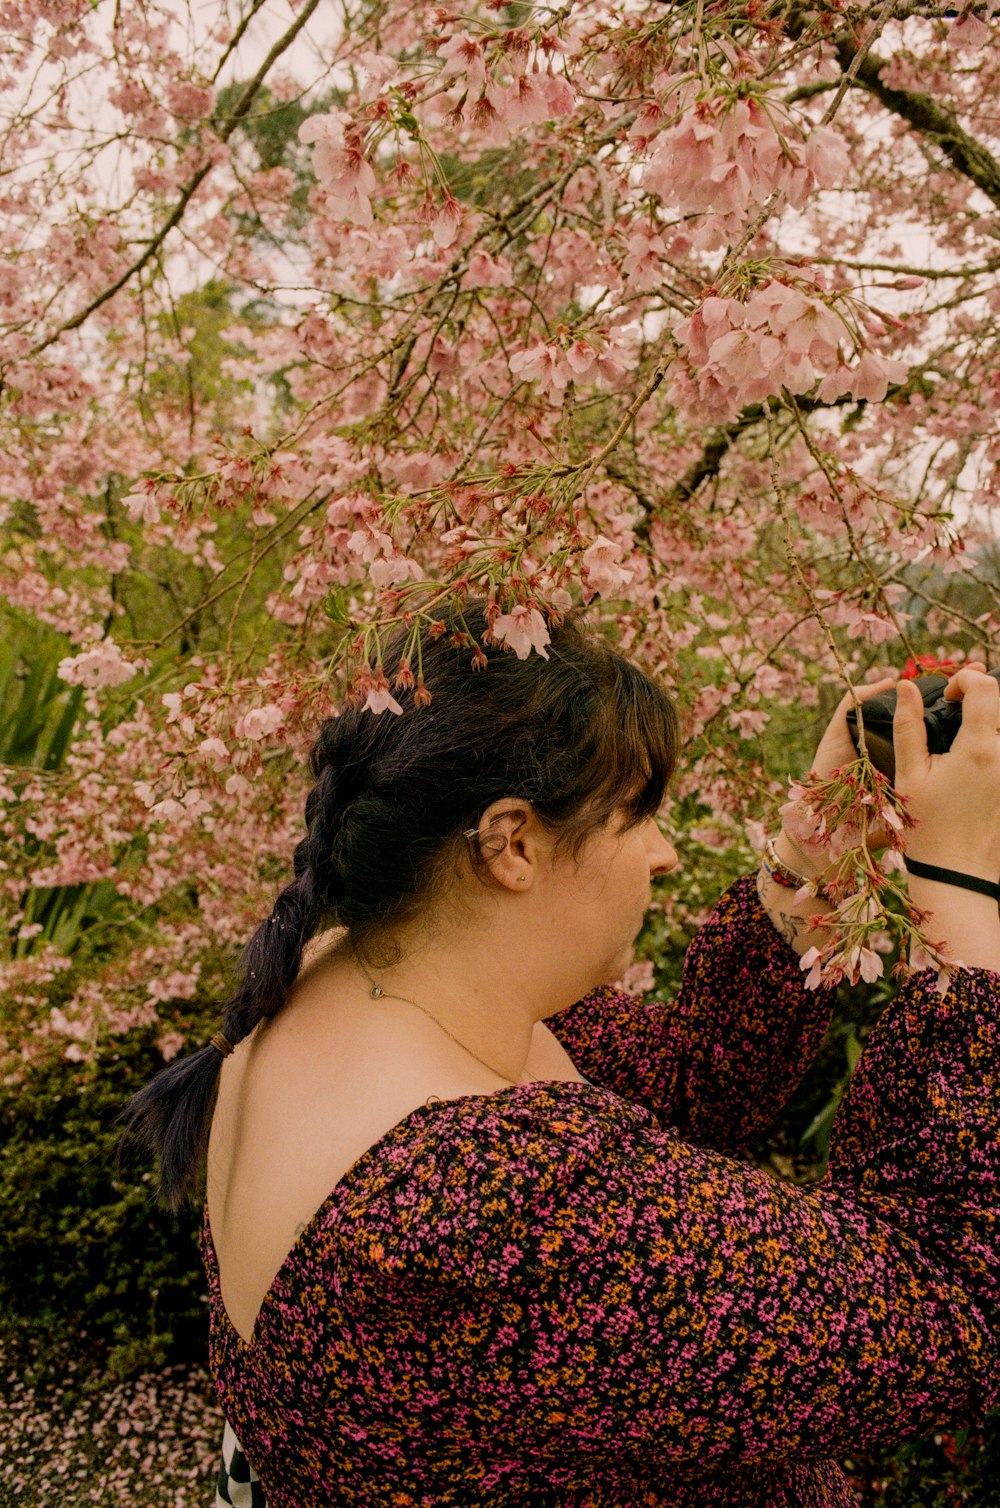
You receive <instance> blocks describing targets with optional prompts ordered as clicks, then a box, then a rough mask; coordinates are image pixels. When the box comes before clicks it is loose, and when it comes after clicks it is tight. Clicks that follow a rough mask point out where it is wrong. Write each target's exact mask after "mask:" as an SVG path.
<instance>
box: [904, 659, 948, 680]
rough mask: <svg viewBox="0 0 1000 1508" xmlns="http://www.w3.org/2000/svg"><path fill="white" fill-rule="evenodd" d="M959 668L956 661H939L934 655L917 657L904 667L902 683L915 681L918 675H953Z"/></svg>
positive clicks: (908, 661)
mask: <svg viewBox="0 0 1000 1508" xmlns="http://www.w3.org/2000/svg"><path fill="white" fill-rule="evenodd" d="M958 668H959V666H958V664H957V662H956V661H955V660H938V659H935V657H934V655H917V656H916V658H915V659H910V660H907V662H906V664H905V665H904V666H903V673H902V675H901V676H900V677H899V679H900V680H901V681H915V680H916V679H917V676H918V675H953V674H954V673H955V671H956V670H958Z"/></svg>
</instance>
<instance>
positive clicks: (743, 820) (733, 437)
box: [0, 0, 1000, 1058]
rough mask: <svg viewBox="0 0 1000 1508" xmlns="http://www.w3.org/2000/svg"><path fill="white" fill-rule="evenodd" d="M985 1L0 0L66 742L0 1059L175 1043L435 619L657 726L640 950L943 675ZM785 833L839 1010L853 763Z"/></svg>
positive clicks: (865, 966)
mask: <svg viewBox="0 0 1000 1508" xmlns="http://www.w3.org/2000/svg"><path fill="white" fill-rule="evenodd" d="M998 8H1000V7H998V6H997V4H996V0H989V3H980V0H977V3H974V4H970V5H965V6H964V7H963V8H962V9H960V10H956V9H955V8H954V7H949V6H946V5H944V4H937V3H933V0H932V3H927V4H922V3H921V4H918V3H913V0H878V3H874V4H870V5H865V4H855V5H850V6H848V5H846V4H841V3H839V0H815V3H811V4H809V5H798V4H796V3H792V0H788V3H783V0H775V3H773V4H772V3H769V0H752V3H750V4H746V5H735V4H729V3H727V0H715V3H712V0H683V3H681V0H678V3H675V4H671V3H659V0H615V3H610V0H607V3H604V0H578V3H576V4H573V5H556V4H552V5H547V4H527V3H517V4H502V3H499V0H470V3H469V4H467V5H466V6H464V7H463V8H462V9H461V10H460V11H459V10H456V9H451V8H449V7H447V6H442V7H435V6H431V5H426V6H424V5H414V4H412V3H406V4H403V3H400V0H347V3H344V4H342V5H341V6H339V7H333V6H326V7H321V6H320V5H319V3H318V0H297V3H294V4H292V5H290V6H289V5H286V4H285V0H242V3H241V4H239V5H230V4H224V3H220V5H219V6H218V8H217V20H216V22H215V24H213V23H212V22H211V21H210V22H209V24H206V23H205V20H204V15H205V12H204V11H200V12H197V13H196V12H194V11H193V10H192V11H191V12H190V13H188V14H185V13H183V12H177V11H176V9H175V8H173V7H169V6H167V7H164V6H160V5H156V4H152V3H149V0H135V3H132V4H130V5H128V6H119V5H113V4H111V3H110V0H93V3H92V0H9V3H6V4H5V5H4V7H3V10H4V21H5V31H6V33H7V34H8V35H9V36H11V37H12V38H13V42H12V45H11V48H10V50H9V52H8V55H7V57H6V58H5V60H4V65H3V66H4V69H5V76H4V79H3V93H2V95H0V110H2V126H0V129H2V141H3V165H4V166H3V178H2V180H0V182H2V187H0V195H2V205H0V208H2V219H0V381H2V395H0V425H2V439H3V443H2V445H0V472H2V484H0V524H2V527H3V530H4V535H5V538H4V543H3V547H2V552H0V594H2V601H3V623H4V625H5V632H6V633H7V635H8V638H9V641H10V643H11V644H12V645H14V646H15V648H16V646H17V645H18V644H24V645H27V646H29V647H30V650H31V653H32V654H35V655H38V654H41V653H43V652H45V653H48V654H50V655H51V656H52V662H53V665H54V666H56V667H57V669H58V677H59V680H58V683H57V685H56V689H55V690H54V691H53V693H52V701H51V717H52V719H53V725H54V723H55V721H57V720H58V718H60V717H65V714H66V709H67V708H68V707H72V709H73V714H74V718H75V721H74V727H73V736H72V739H71V741H70V742H69V743H68V747H67V750H66V753H65V757H64V758H62V759H61V760H60V761H58V762H55V761H50V762H49V764H48V767H47V766H46V763H45V761H44V759H38V758H35V759H26V760H25V761H24V762H18V761H16V760H14V761H11V762H9V763H7V764H6V765H5V766H4V767H3V768H2V769H0V802H2V806H0V812H2V825H3V841H4V858H3V868H2V869H0V884H2V886H3V892H4V895H5V897H6V907H5V910H6V913H7V917H8V922H9V927H10V932H9V940H10V941H9V948H8V952H7V957H6V960H5V961H4V962H3V963H2V965H0V968H2V973H3V983H4V989H5V990H6V992H7V993H8V995H9V998H10V999H11V1000H13V1001H16V1002H21V1004H22V1005H23V1007H24V1009H25V1011H26V1013H27V1014H28V1015H29V1016H30V1017H31V1019H32V1020H33V1021H34V1023H35V1024H34V1027H33V1031H34V1033H35V1036H34V1037H30V1038H29V1039H28V1043H27V1045H26V1046H25V1045H21V1046H20V1048H19V1050H20V1051H21V1052H23V1053H30V1052H31V1051H32V1050H33V1047H32V1043H33V1042H34V1041H35V1040H40V1039H41V1037H42V1036H44V1035H45V1034H46V1033H47V1034H51V1033H53V1032H55V1033H56V1034H57V1035H59V1036H61V1037H62V1038H63V1039H64V1040H65V1043H66V1049H65V1050H66V1052H67V1054H68V1055H69V1056H71V1057H74V1056H76V1057H81V1058H82V1057H83V1056H85V1055H86V1054H87V1052H88V1050H89V1048H90V1046H92V1045H93V1044H94V1043H95V1042H96V1040H97V1038H98V1036H99V1034H100V1033H101V1032H102V1031H104V1030H107V1029H110V1030H111V1031H125V1030H128V1029H129V1027H130V1026H132V1025H135V1024H138V1023H143V1022H145V1023H148V1022H155V1021H157V1020H160V1019H162V1020H163V1035H162V1037H161V1048H162V1051H163V1054H164V1056H165V1057H169V1056H172V1055H173V1054H174V1053H176V1052H177V1051H178V1049H179V1048H180V1047H181V1046H182V1044H183V1041H184V1036H183V1029H181V1030H178V1029H177V1022H176V1021H175V1020H174V1017H173V1016H172V1015H171V1014H170V1010H168V1009H167V1007H168V1006H169V1007H171V1009H172V1007H173V1005H174V1004H175V1003H176V1002H178V1001H184V1000H185V999H189V998H191V997H193V996H194V995H195V994H196V993H197V992H198V991H199V990H201V989H206V988H207V989H210V988H214V987H215V974H214V973H213V971H214V970H215V969H216V968H217V967H218V964H219V959H220V957H222V956H224V955H225V954H226V952H227V950H231V948H232V947H233V945H235V944H236V943H237V942H238V941H239V940H240V939H242V937H244V936H245V935H246V933H247V932H248V930H249V928H250V925H251V922H252V921H253V919H254V917H255V916H256V914H257V912H258V911H259V909H260V907H261V906H262V904H263V903H264V901H265V898H266V896H267V894H268V892H269V891H270V890H271V889H272V888H273V886H274V884H275V882H276V880H277V879H278V878H279V877H280V874H281V872H282V870H283V868H284V866H285V865H286V864H287V856H288V854H289V852H290V849H291V846H292V844H293V843H294V841H295V835H296V830H297V828H298V826H299V823H300V821H301V816H300V812H301V802H302V797H303V793H304V777H302V775H301V768H302V758H303V753H304V750H305V749H306V748H307V746H308V742H309V738H310V734H311V732H312V730H314V728H315V726H316V724H317V722H318V720H319V719H320V718H321V717H323V716H326V715H329V714H330V713H332V712H335V711H336V709H337V708H338V707H339V706H340V705H342V704H343V702H344V699H345V698H348V697H353V698H357V699H360V700H362V701H363V702H364V703H365V704H366V705H367V706H368V707H369V708H370V710H371V712H372V715H373V716H390V717H391V716H394V715H397V714H398V713H399V712H400V710H401V708H402V707H404V706H405V704H406V702H407V699H413V700H414V701H415V702H416V704H417V706H418V707H419V706H423V705H426V704H427V703H428V702H430V701H431V699H432V697H433V687H432V686H426V685H425V684H424V681H423V677H422V675H421V671H420V660H419V648H420V638H421V634H422V633H424V632H432V633H442V634H449V635H452V636H454V638H455V642H456V644H457V646H458V647H459V648H460V649H461V650H462V652H464V653H467V654H468V656H469V658H470V662H471V663H473V664H476V663H477V659H481V658H482V650H481V646H479V645H477V644H476V643H475V642H474V641H473V640H472V638H471V636H469V635H468V633H467V631H466V629H465V627H464V624H463V618H462V603H463V601H465V600H467V598H468V597H469V596H470V595H475V596H480V597H485V598H487V599H488V602H489V617H490V622H491V631H492V636H493V638H494V640H495V641H496V642H498V643H502V644H505V645H506V646H507V647H508V648H509V650H510V651H511V652H512V653H515V654H518V655H521V656H524V655H527V654H531V653H538V654H541V655H545V654H546V653H547V650H546V645H547V643H548V641H549V632H550V629H551V627H552V625H553V623H554V622H556V621H558V619H559V617H560V616H561V615H563V614H565V613H567V612H568V611H570V610H571V609H574V608H576V607H578V606H580V605H584V606H585V607H586V609H587V617H588V620H589V621H591V622H592V623H593V624H594V625H595V626H597V627H599V628H600V629H601V630H602V631H604V632H606V633H607V634H608V635H609V636H610V637H611V638H612V640H613V642H615V643H616V644H617V645H618V646H620V647H621V648H622V650H623V651H624V652H626V653H627V654H629V655H631V656H633V657H635V658H636V659H637V660H638V661H639V662H640V663H642V664H643V665H644V666H645V667H647V668H648V669H649V670H650V671H651V672H653V673H655V674H656V675H658V676H660V677H662V678H663V680H664V681H665V682H666V683H667V684H668V685H669V686H670V687H671V688H672V689H673V690H674V692H675V694H676V695H677V698H678V700H679V702H680V703H681V705H682V708H683V712H684V719H685V731H686V735H687V739H688V749H687V756H686V759H685V763H684V768H683V770H682V773H681V775H680V777H679V780H678V783H677V788H676V803H675V805H676V810H675V813H674V816H675V820H676V824H677V826H678V828H679V830H680V832H681V835H682V836H683V838H684V843H685V850H686V855H687V867H686V872H685V877H684V882H683V884H681V885H677V884H676V883H675V885H674V886H673V887H672V888H671V889H669V890H667V891H665V893H664V898H663V901H662V904H663V906H665V907H666V917H665V924H669V925H670V926H674V925H677V926H682V925H686V924H691V923H693V922H694V921H696V920H697V919H698V917H699V916H700V915H701V914H703V912H704V908H705V906H706V905H707V904H708V903H710V902H711V900H712V899H713V898H714V896H713V885H714V888H715V892H716V893H717V890H718V888H719V885H718V883H717V882H718V881H719V879H720V878H722V879H725V878H729V877H731V875H732V874H733V873H735V872H736V870H737V866H738V865H740V864H745V863H747V862H749V861H752V855H753V851H754V850H756V849H759V848H760V847H761V846H762V843H763V837H764V832H765V828H766V826H767V824H768V822H769V821H770V820H771V819H773V817H774V815H775V813H776V812H777V809H778V807H779V806H780V805H781V804H782V803H783V802H785V801H787V799H788V790H787V776H788V775H789V773H792V767H793V764H794V761H795V760H796V759H798V760H800V761H801V759H803V758H804V759H805V760H808V750H809V748H810V747H811V743H812V740H813V736H814V733H815V731H816V729H817V728H818V727H820V726H821V725H822V720H823V716H824V715H825V713H826V712H827V711H828V710H829V708H830V706H831V705H832V704H833V702H834V701H835V700H836V699H837V697H838V696H839V695H840V694H841V693H842V691H843V688H844V684H845V683H846V684H847V685H848V686H854V685H857V684H859V683H861V682H863V681H865V680H870V679H874V678H876V677H877V676H879V675H882V674H885V672H886V670H887V669H889V670H892V671H902V670H903V669H904V667H905V665H906V663H907V662H908V661H912V662H913V664H914V665H917V664H918V663H919V662H918V659H917V657H918V656H921V655H923V656H925V657H926V656H927V655H931V656H938V657H942V656H944V657H947V658H948V659H950V660H955V661H960V660H962V659H964V658H966V657H970V656H973V655H974V656H975V657H976V658H986V659H989V657H990V654H991V652H992V649H993V645H994V641H995V639H996V636H997V633H998V630H1000V618H998V607H997V600H998V593H997V578H996V557H995V555H994V554H993V552H992V542H993V514H992V509H993V503H994V496H995V484H996V472H997V465H998V458H1000V435H998V429H997V418H996V415H997V409H998V404H997V397H998V382H1000V378H998V372H1000V364H998V359H997V358H998V329H1000V291H998V285H997V280H996V272H997V269H998V267H1000V255H998V251H997V245H998V227H1000V158H998V155H997V154H998V152H1000V142H998V139H997V137H998V127H997V120H996V110H995V100H996V98H997V92H998V89H1000V47H998V46H997V42H998V40H1000V35H998V23H997V22H996V21H995V20H994V11H995V10H997V9H998ZM334 21H335V24H334ZM400 628H402V630H403V631H404V632H406V631H407V630H408V631H409V633H410V640H409V643H410V653H409V654H408V656H407V657H406V658H405V660H404V664H403V666H402V668H401V669H400V670H399V671H398V673H397V674H396V675H395V678H394V679H393V680H392V681H390V680H389V678H388V676H387V674H386V673H385V671H384V670H383V667H382V652H383V648H384V645H385V642H386V637H387V635H388V634H389V633H390V632H391V631H392V630H394V629H400ZM12 653H13V651H12ZM27 653H28V651H27V650H25V651H24V654H25V655H26V654H27ZM15 658H16V655H15ZM23 659H24V655H22V660H23ZM59 688H62V689H61V690H60V689H59ZM71 698H75V701H72V702H71V700H70V699H71ZM802 769H803V766H802V764H801V763H799V765H798V769H797V772H798V773H801V771H802ZM792 795H793V798H797V801H798V805H797V811H798V816H799V819H800V822H801V823H802V824H803V825H802V829H801V830H802V832H803V834H804V836H805V837H806V838H808V836H809V835H810V834H813V835H815V833H816V832H817V831H822V830H823V829H822V823H823V822H827V821H829V824H830V825H834V824H835V822H840V824H841V826H842V829H843V831H845V832H846V833H847V834H848V838H847V839H845V840H842V843H841V847H842V859H843V862H842V864H841V868H840V871H839V873H838V878H837V885H838V886H839V889H836V890H835V892H834V893H835V895H836V896H837V897H838V898H839V901H840V906H839V910H838V912H837V914H836V916H835V923H836V925H835V926H834V927H833V928H832V929H830V930H828V931H827V932H824V933H821V934H818V937H817V946H816V949H815V950H814V951H813V954H812V955H810V956H809V960H808V963H807V967H808V968H809V969H810V971H811V972H810V978H811V982H814V983H815V982H816V981H817V980H818V979H819V978H820V976H821V975H822V976H824V977H838V975H841V974H847V975H849V976H851V977H854V978H859V977H863V978H865V979H872V978H875V977H877V975H878V974H879V973H880V972H881V969H882V953H881V952H880V951H879V949H880V948H881V949H883V950H884V949H885V948H886V946H887V934H886V932H885V925H886V917H887V912H888V914H889V917H890V919H891V916H892V915H895V916H896V917H897V919H898V925H899V926H900V927H901V929H902V931H903V932H904V933H907V931H908V930H910V931H912V927H913V922H912V920H909V919H907V917H906V912H905V899H904V897H903V892H902V889H901V887H900V883H899V874H898V870H899V864H900V860H899V854H898V851H897V850H894V849H890V850H889V853H888V856H887V857H885V858H883V859H882V860H881V861H876V860H874V859H871V858H869V856H868V854H867V846H866V840H867V837H868V835H869V833H870V832H872V831H873V830H874V829H875V828H876V827H877V826H878V825H879V824H880V823H884V822H886V821H888V822H889V824H890V826H891V828H892V829H893V830H894V831H895V830H899V829H901V828H902V827H904V826H905V821H906V814H905V810H903V809H902V808H901V807H900V804H899V803H898V802H897V801H895V800H894V798H893V797H892V796H891V793H890V792H889V791H888V790H887V788H886V786H885V783H884V782H880V781H879V778H878V776H877V772H875V771H874V770H873V769H872V767H871V766H870V765H869V764H868V763H867V762H866V761H865V760H864V759H861V760H860V761H859V763H857V764H856V765H853V766H851V767H850V768H849V769H848V770H847V771H846V772H845V774H844V776H843V777H841V778H840V779H839V780H838V781H834V783H833V785H832V786H831V785H830V784H829V783H827V784H826V785H825V786H820V787H818V788H817V789H813V788H812V787H810V785H809V783H808V782H807V783H806V784H805V785H803V786H801V787H799V788H798V789H797V790H795V791H793V792H792ZM845 823H846V824H847V825H846V827H845V826H844V824H845ZM40 895H41V896H44V897H47V898H48V899H47V901H46V904H47V906H48V909H47V910H44V908H42V909H40V907H41V903H40V902H39V901H38V899H37V898H38V897H39V896H40ZM98 896H99V897H100V904H98V901H97V899H95V898H96V897H98ZM60 897H62V898H63V899H62V900H59V904H58V905H57V904H56V900H57V899H58V898H60ZM54 898H55V899H54ZM64 902H65V904H64ZM70 902H72V905H73V906H74V907H75V908H76V909H75V911H74V915H75V916H76V917H77V920H78V922H79V926H77V927H76V929H75V930H74V929H73V928H70V929H69V930H68V931H67V929H66V928H65V927H63V931H62V932H60V929H59V918H60V917H62V920H63V921H65V914H66V912H65V907H66V906H68V905H69V904H70ZM60 906H61V907H62V908H63V909H62V910H60ZM43 914H44V916H45V918H46V920H45V921H44V922H39V921H38V920H37V919H34V918H37V916H39V915H43ZM917 921H919V918H917ZM81 939H89V941H88V942H87V946H80V945H79V944H80V940H81ZM925 942H930V943H933V939H925ZM67 971H68V972H67ZM56 985H58V1000H59V1002H60V1003H59V1004H57V1005H54V1004H53V999H54V998H55V997H54V996H53V993H52V992H53V989H54V987H55V986H56Z"/></svg>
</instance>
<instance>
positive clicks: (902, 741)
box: [892, 681, 928, 778]
mask: <svg viewBox="0 0 1000 1508" xmlns="http://www.w3.org/2000/svg"><path fill="white" fill-rule="evenodd" d="M892 743H893V748H894V750H895V754H896V775H897V778H898V777H899V775H901V774H905V773H906V772H907V771H908V770H912V769H915V768H918V767H919V766H920V765H921V764H926V762H927V758H928V755H927V729H926V727H925V726H924V699H923V697H922V696H921V695H920V692H919V691H918V690H917V688H916V686H915V685H914V684H913V682H912V681H900V682H899V684H898V685H897V687H896V711H895V714H894V715H893V719H892Z"/></svg>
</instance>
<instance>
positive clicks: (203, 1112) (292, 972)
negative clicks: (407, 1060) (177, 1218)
mask: <svg viewBox="0 0 1000 1508" xmlns="http://www.w3.org/2000/svg"><path fill="white" fill-rule="evenodd" d="M310 795H312V793H310ZM307 810H308V803H307ZM312 846H313V844H312V838H311V835H310V837H309V838H306V839H304V840H303V842H301V843H300V844H299V845H298V847H297V848H296V850H295V876H296V877H295V879H294V880H293V881H292V883H291V884H290V885H288V886H286V887H285V889H284V890H282V891H281V893H280V895H279V896H278V898H277V900H276V901H275V903H274V908H273V910H272V911H271V915H270V916H269V917H267V919H266V920H265V921H263V922H262V923H261V924H260V926H259V927H258V928H257V930H256V932H254V934H253V936H252V937H251V938H250V941H249V942H248V943H247V945H246V947H245V948H244V950H243V954H242V956H241V959H240V976H241V977H240V983H239V985H238V987H237V989H236V990H235V992H234V993H233V995H232V996H231V997H230V999H229V1001H228V1002H227V1004H226V1005H225V1006H224V1008H223V1013H222V1032H223V1035H224V1036H225V1037H226V1038H228V1040H229V1042H230V1043H231V1044H232V1045H233V1046H235V1045H236V1043H237V1042H242V1041H243V1038H244V1037H248V1036H249V1035H250V1033H251V1032H252V1031H253V1029H254V1027H255V1026H257V1025H258V1024H259V1023H260V1022H261V1021H263V1020H265V1019H267V1018H268V1017H271V1016H276V1015H277V1014H278V1012H279V1011H280V1010H281V1007H282V1006H283V1005H284V1003H285V1001H286V999H287V998H288V992H289V990H290V989H291V987H292V985H293V984H294V983H295V979H296V976H297V975H298V972H299V966H300V965H301V962H302V954H303V951H304V949H305V946H306V944H307V943H308V941H309V939H310V938H311V937H312V936H313V935H314V933H315V932H317V931H318V930H319V926H320V923H321V922H322V920H323V917H324V913H325V912H326V910H327V909H328V907H326V906H324V905H323V903H322V902H321V900H320V896H319V893H318V891H317V887H316V884H315V881H314V876H313V872H312V868H311V867H310V863H309V858H310V852H311V849H312ZM222 1058H223V1051H222V1050H221V1049H220V1048H218V1047H216V1046H215V1045H214V1044H213V1043H209V1044H207V1045H206V1046H205V1047H200V1048H198V1049H197V1051H195V1052H193V1053H188V1054H187V1055H186V1056H185V1057H183V1058H180V1059H178V1060H177V1062H175V1063H169V1064H168V1065H167V1066H166V1068H163V1069H161V1070H160V1072H159V1073H158V1074H157V1075H156V1077H155V1078H153V1079H151V1080H150V1082H149V1083H148V1084H146V1085H145V1086H144V1087H143V1088H142V1089H140V1090H139V1092H138V1094H136V1095H134V1096H133V1098H132V1100H131V1101H130V1102H129V1104H128V1106H127V1107H126V1109H125V1110H124V1111H123V1113H122V1115H121V1116H120V1117H119V1124H120V1125H121V1126H122V1133H123V1138H124V1139H131V1140H134V1141H135V1142H137V1143H138V1144H139V1145H140V1146H142V1147H143V1148H145V1149H146V1151H148V1152H152V1153H153V1155H154V1156H155V1157H156V1159H157V1162H158V1164H159V1185H158V1191H157V1192H158V1195H159V1198H160V1201H161V1203H163V1204H165V1205H166V1206H167V1207H168V1208H169V1209H171V1210H176V1209H177V1208H178V1206H179V1205H180V1203H181V1201H182V1200H183V1199H184V1197H185V1195H186V1194H189V1193H191V1194H193V1193H196V1192H197V1187H198V1182H199V1177H200V1173H201V1169H202V1166H203V1164H204V1159H205V1154H206V1152H207V1149H208V1133H209V1128H210V1125H211V1117H212V1111H213V1109H214V1106H215V1095H216V1090H217V1087H218V1081H219V1070H220V1068H221V1067H222ZM121 1150H122V1146H121V1145H120V1147H119V1158H120V1155H121Z"/></svg>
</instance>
